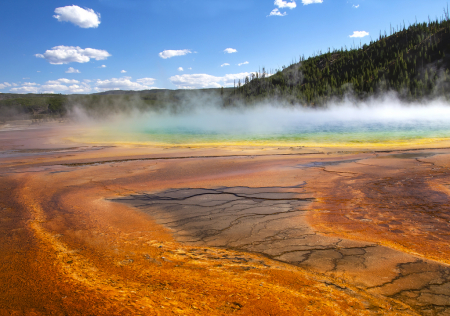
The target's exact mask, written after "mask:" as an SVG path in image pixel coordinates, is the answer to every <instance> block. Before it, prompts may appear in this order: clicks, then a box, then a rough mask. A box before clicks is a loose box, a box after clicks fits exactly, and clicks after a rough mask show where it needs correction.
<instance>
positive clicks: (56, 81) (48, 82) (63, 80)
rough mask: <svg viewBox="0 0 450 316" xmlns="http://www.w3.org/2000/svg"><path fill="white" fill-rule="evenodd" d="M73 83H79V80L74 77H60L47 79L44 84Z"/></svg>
mask: <svg viewBox="0 0 450 316" xmlns="http://www.w3.org/2000/svg"><path fill="white" fill-rule="evenodd" d="M74 83H79V81H78V80H75V79H66V78H61V79H58V80H49V81H47V82H46V83H45V84H74Z"/></svg>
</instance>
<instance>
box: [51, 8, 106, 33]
mask: <svg viewBox="0 0 450 316" xmlns="http://www.w3.org/2000/svg"><path fill="white" fill-rule="evenodd" d="M55 13H56V15H54V16H53V17H54V18H56V19H57V20H58V21H59V22H71V23H73V24H75V25H78V26H79V27H81V28H90V27H98V25H99V24H100V13H96V12H94V10H92V9H89V8H86V9H83V8H80V7H79V6H76V5H72V6H66V7H60V8H56V9H55Z"/></svg>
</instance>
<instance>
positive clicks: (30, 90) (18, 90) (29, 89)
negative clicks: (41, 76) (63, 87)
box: [9, 86, 38, 93]
mask: <svg viewBox="0 0 450 316" xmlns="http://www.w3.org/2000/svg"><path fill="white" fill-rule="evenodd" d="M9 92H12V93H38V87H35V86H23V87H18V88H11V89H10V90H9Z"/></svg>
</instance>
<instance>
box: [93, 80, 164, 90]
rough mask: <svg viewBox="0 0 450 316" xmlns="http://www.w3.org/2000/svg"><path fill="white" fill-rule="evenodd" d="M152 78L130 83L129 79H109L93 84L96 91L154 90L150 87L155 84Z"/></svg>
mask: <svg viewBox="0 0 450 316" xmlns="http://www.w3.org/2000/svg"><path fill="white" fill-rule="evenodd" d="M155 81H156V80H155V79H153V78H141V79H137V80H136V81H132V80H131V77H123V78H111V79H106V80H97V81H96V82H95V85H96V87H95V90H96V91H108V90H148V89H155V88H154V87H151V86H152V85H153V84H154V83H155Z"/></svg>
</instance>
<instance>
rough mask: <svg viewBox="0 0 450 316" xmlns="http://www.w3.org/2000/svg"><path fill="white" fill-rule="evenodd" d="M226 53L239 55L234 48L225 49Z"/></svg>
mask: <svg viewBox="0 0 450 316" xmlns="http://www.w3.org/2000/svg"><path fill="white" fill-rule="evenodd" d="M224 53H227V54H233V53H237V50H236V49H234V48H225V49H224Z"/></svg>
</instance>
